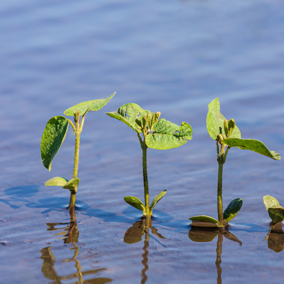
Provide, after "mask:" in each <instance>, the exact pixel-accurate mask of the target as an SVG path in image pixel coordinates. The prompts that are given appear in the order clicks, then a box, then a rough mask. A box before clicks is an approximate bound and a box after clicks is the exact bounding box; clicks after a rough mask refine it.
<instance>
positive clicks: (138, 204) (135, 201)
mask: <svg viewBox="0 0 284 284" xmlns="http://www.w3.org/2000/svg"><path fill="white" fill-rule="evenodd" d="M124 201H125V202H126V203H128V204H129V205H131V206H133V207H135V208H136V209H138V210H141V211H142V212H143V213H144V212H146V208H145V206H144V204H143V202H142V201H141V200H140V199H139V198H137V197H134V196H125V197H124Z"/></svg>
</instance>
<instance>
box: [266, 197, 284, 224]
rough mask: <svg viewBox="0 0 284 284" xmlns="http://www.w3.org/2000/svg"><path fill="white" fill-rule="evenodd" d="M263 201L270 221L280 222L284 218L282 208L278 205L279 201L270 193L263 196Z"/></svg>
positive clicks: (283, 209)
mask: <svg viewBox="0 0 284 284" xmlns="http://www.w3.org/2000/svg"><path fill="white" fill-rule="evenodd" d="M263 203H264V205H265V208H266V210H267V211H268V214H269V217H270V218H271V220H272V223H274V224H275V223H278V222H282V221H283V220H284V208H283V207H282V206H280V203H279V201H278V200H277V199H276V198H274V197H273V196H270V195H265V196H263Z"/></svg>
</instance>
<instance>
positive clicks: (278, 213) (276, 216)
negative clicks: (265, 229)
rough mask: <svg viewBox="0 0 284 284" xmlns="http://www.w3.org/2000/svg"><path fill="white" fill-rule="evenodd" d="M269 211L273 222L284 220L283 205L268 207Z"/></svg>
mask: <svg viewBox="0 0 284 284" xmlns="http://www.w3.org/2000/svg"><path fill="white" fill-rule="evenodd" d="M268 213H269V216H270V218H271V219H272V222H273V223H277V222H282V221H283V220H284V208H283V207H282V206H274V207H271V208H268Z"/></svg>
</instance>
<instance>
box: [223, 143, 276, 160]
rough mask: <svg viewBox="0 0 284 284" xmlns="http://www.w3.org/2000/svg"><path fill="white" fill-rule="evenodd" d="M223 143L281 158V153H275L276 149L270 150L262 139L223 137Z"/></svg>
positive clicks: (273, 157)
mask: <svg viewBox="0 0 284 284" xmlns="http://www.w3.org/2000/svg"><path fill="white" fill-rule="evenodd" d="M222 143H224V144H226V145H228V146H229V147H238V148H240V149H242V150H251V151H253V152H256V153H258V154H261V155H264V156H267V157H269V158H271V159H274V160H280V159H281V157H280V155H279V154H277V153H275V152H274V151H269V150H268V149H267V147H266V146H265V145H264V144H263V143H262V142H261V141H258V140H254V139H241V138H228V139H223V140H222Z"/></svg>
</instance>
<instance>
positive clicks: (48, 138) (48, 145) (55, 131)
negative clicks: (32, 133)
mask: <svg viewBox="0 0 284 284" xmlns="http://www.w3.org/2000/svg"><path fill="white" fill-rule="evenodd" d="M68 126H69V122H68V119H67V118H66V117H64V116H54V117H52V118H51V119H50V120H49V121H48V122H47V124H46V126H45V129H44V131H43V134H42V137H41V144H40V150H41V160H42V163H43V165H44V166H45V167H46V168H47V169H48V170H49V171H50V170H51V164H52V160H53V158H54V157H55V155H56V153H57V152H58V150H59V149H60V147H61V145H62V143H63V141H64V139H65V137H66V133H67V131H68Z"/></svg>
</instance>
